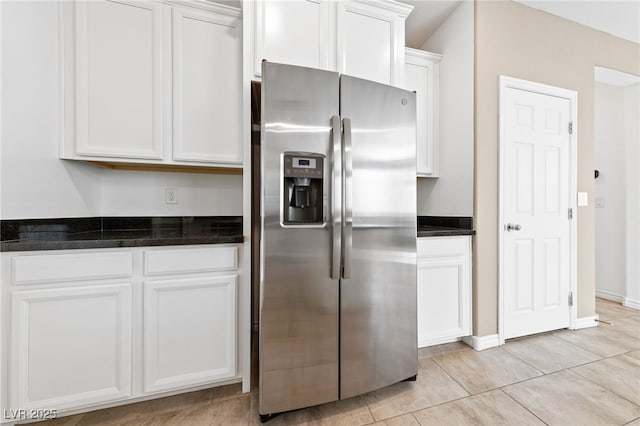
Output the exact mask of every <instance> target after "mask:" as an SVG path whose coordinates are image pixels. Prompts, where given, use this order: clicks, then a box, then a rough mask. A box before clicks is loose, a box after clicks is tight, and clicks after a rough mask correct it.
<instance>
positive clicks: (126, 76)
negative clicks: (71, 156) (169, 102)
mask: <svg viewBox="0 0 640 426" xmlns="http://www.w3.org/2000/svg"><path fill="white" fill-rule="evenodd" d="M162 30H163V29H162V6H161V5H160V4H158V3H152V2H139V1H138V2H126V1H121V0H118V1H79V2H77V3H76V7H75V43H76V44H75V54H76V56H75V59H76V63H75V67H76V70H75V71H76V106H75V108H76V123H75V124H76V144H77V145H76V151H77V154H78V155H88V156H106V157H126V158H141V159H161V158H162V103H161V102H160V101H159V100H160V99H162V79H163V76H162V50H161V49H162V47H161V40H162Z"/></svg>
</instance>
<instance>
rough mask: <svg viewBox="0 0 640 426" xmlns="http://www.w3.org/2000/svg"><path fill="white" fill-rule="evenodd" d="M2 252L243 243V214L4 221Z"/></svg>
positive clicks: (1, 225) (0, 249)
mask: <svg viewBox="0 0 640 426" xmlns="http://www.w3.org/2000/svg"><path fill="white" fill-rule="evenodd" d="M0 236H1V238H2V241H1V242H0V251H3V252H4V251H33V250H69V249H88V248H113V247H143V246H169V245H186V244H221V243H242V242H243V239H244V238H243V234H242V217H241V216H195V217H93V218H61V219H18V220H3V221H1V222H0Z"/></svg>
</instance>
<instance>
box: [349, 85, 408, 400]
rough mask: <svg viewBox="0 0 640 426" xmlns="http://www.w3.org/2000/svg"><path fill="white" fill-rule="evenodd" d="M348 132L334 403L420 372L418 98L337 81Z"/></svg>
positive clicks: (386, 88)
mask: <svg viewBox="0 0 640 426" xmlns="http://www.w3.org/2000/svg"><path fill="white" fill-rule="evenodd" d="M340 84H341V87H340V97H341V98H340V114H341V116H342V119H343V126H344V136H343V137H344V176H345V181H344V191H345V193H344V232H343V243H344V252H343V262H344V265H343V268H344V271H343V274H344V278H343V279H341V283H340V298H341V302H340V309H341V316H340V323H341V332H340V361H341V365H340V371H341V380H340V398H341V399H345V398H349V397H352V396H355V395H359V394H362V393H365V392H369V391H372V390H375V389H379V388H381V387H384V386H387V385H390V384H392V383H396V382H399V381H402V380H404V379H407V378H409V377H412V376H414V375H416V374H417V372H418V360H417V358H418V357H417V320H416V130H415V116H416V115H415V114H416V112H415V94H414V93H412V92H408V91H406V90H402V89H398V88H395V87H391V86H387V85H383V84H378V83H374V82H371V81H367V80H361V79H358V78H353V77H349V76H345V75H343V76H341V78H340Z"/></svg>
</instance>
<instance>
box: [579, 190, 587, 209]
mask: <svg viewBox="0 0 640 426" xmlns="http://www.w3.org/2000/svg"><path fill="white" fill-rule="evenodd" d="M588 205H589V193H588V192H578V207H587V206H588Z"/></svg>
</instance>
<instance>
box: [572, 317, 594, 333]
mask: <svg viewBox="0 0 640 426" xmlns="http://www.w3.org/2000/svg"><path fill="white" fill-rule="evenodd" d="M597 319H598V316H597V315H594V316H592V317H584V318H578V319H576V324H575V326H574V327H573V329H574V330H580V329H581V328H589V327H597V326H598V321H597Z"/></svg>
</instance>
